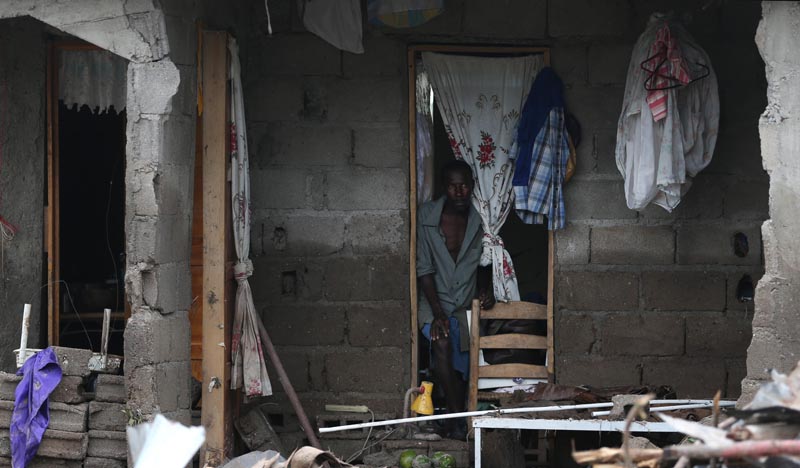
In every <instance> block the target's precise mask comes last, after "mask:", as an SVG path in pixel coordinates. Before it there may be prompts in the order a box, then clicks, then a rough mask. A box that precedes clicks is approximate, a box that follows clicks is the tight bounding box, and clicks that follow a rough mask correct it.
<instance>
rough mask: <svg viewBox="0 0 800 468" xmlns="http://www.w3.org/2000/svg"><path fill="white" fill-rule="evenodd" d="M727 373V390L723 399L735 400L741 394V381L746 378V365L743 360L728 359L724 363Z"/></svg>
mask: <svg viewBox="0 0 800 468" xmlns="http://www.w3.org/2000/svg"><path fill="white" fill-rule="evenodd" d="M725 368H726V369H727V371H728V375H727V379H726V380H727V381H728V389H727V391H726V392H725V395H724V396H725V398H731V399H736V398H739V396H740V395H741V394H742V383H743V382H742V381H743V380H744V379H745V377H747V363H746V359H744V358H737V359H728V360H726V361H725Z"/></svg>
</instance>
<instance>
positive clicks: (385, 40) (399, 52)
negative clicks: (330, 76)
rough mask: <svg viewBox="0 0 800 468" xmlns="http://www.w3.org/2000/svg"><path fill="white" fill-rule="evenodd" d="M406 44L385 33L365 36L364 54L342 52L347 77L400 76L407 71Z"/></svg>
mask: <svg viewBox="0 0 800 468" xmlns="http://www.w3.org/2000/svg"><path fill="white" fill-rule="evenodd" d="M405 57H406V48H405V44H404V43H403V42H401V41H398V40H397V39H395V38H393V37H389V36H383V35H370V36H367V37H365V38H364V53H363V54H342V61H343V71H344V75H345V76H347V77H356V78H359V77H361V78H363V77H365V76H399V75H400V74H401V73H403V72H404V71H405V62H406V60H405Z"/></svg>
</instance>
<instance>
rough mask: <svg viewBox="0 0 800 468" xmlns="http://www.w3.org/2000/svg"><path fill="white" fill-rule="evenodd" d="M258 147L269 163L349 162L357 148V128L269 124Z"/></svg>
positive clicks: (305, 164) (315, 164)
mask: <svg viewBox="0 0 800 468" xmlns="http://www.w3.org/2000/svg"><path fill="white" fill-rule="evenodd" d="M337 122H338V121H337ZM256 148H257V149H258V151H259V156H258V158H259V159H262V160H264V162H265V163H267V164H269V166H290V167H313V166H345V165H347V163H348V161H349V160H350V157H351V154H352V151H353V132H352V130H350V129H349V128H347V127H339V126H337V127H332V126H298V125H296V124H269V125H267V126H266V127H265V131H264V133H263V135H262V136H261V138H260V139H259V140H258V143H257V146H256Z"/></svg>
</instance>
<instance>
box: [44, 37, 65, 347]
mask: <svg viewBox="0 0 800 468" xmlns="http://www.w3.org/2000/svg"><path fill="white" fill-rule="evenodd" d="M57 51H58V49H57V48H56V46H55V44H53V43H52V42H51V43H50V44H48V47H47V86H46V87H47V91H46V96H45V99H46V112H47V208H46V209H45V234H44V235H45V246H46V249H47V342H48V344H50V345H57V344H58V338H59V333H60V320H61V313H60V312H61V284H60V283H59V282H58V281H59V279H60V276H61V275H60V268H61V267H60V265H61V262H60V258H59V256H60V245H59V243H60V236H59V232H60V231H59V215H60V213H59V211H60V210H59V196H58V195H59V183H58V182H59V179H58V177H59V176H58V172H59V171H58V165H59V157H58V73H57V70H58V64H57V60H58V55H57Z"/></svg>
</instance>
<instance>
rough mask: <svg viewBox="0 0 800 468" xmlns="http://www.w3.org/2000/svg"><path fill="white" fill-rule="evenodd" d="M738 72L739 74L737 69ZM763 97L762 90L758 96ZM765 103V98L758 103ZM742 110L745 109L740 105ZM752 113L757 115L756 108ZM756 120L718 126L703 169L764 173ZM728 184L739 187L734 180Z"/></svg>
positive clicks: (747, 173) (724, 172) (724, 171)
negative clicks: (712, 151)
mask: <svg viewBox="0 0 800 468" xmlns="http://www.w3.org/2000/svg"><path fill="white" fill-rule="evenodd" d="M712 60H713V59H712ZM741 71H744V69H742V70H741ZM738 75H739V76H741V72H740V73H738ZM751 89H752V88H751ZM765 97H766V93H764V95H763V96H762V98H765ZM765 105H766V101H765V102H764V103H763V104H762V106H765ZM743 112H747V110H746V109H744V108H743ZM737 114H738V113H737ZM754 114H755V115H758V111H756V112H755V113H754ZM757 121H758V119H757V117H756V118H755V119H752V118H751V121H749V122H744V121H743V122H735V123H731V124H730V125H728V126H727V127H721V128H720V132H719V135H718V137H717V143H716V145H715V146H714V156H713V158H712V159H711V162H710V163H709V164H708V166H707V167H706V168H705V169H703V171H704V172H706V171H707V172H708V173H709V174H726V175H739V176H744V177H748V178H750V177H754V176H758V175H766V174H765V172H764V167H763V164H762V159H761V140H760V138H759V135H758V126H757V125H756V122H757ZM732 188H735V189H736V190H740V189H741V188H740V187H738V186H737V185H736V184H734V185H733V186H732Z"/></svg>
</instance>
